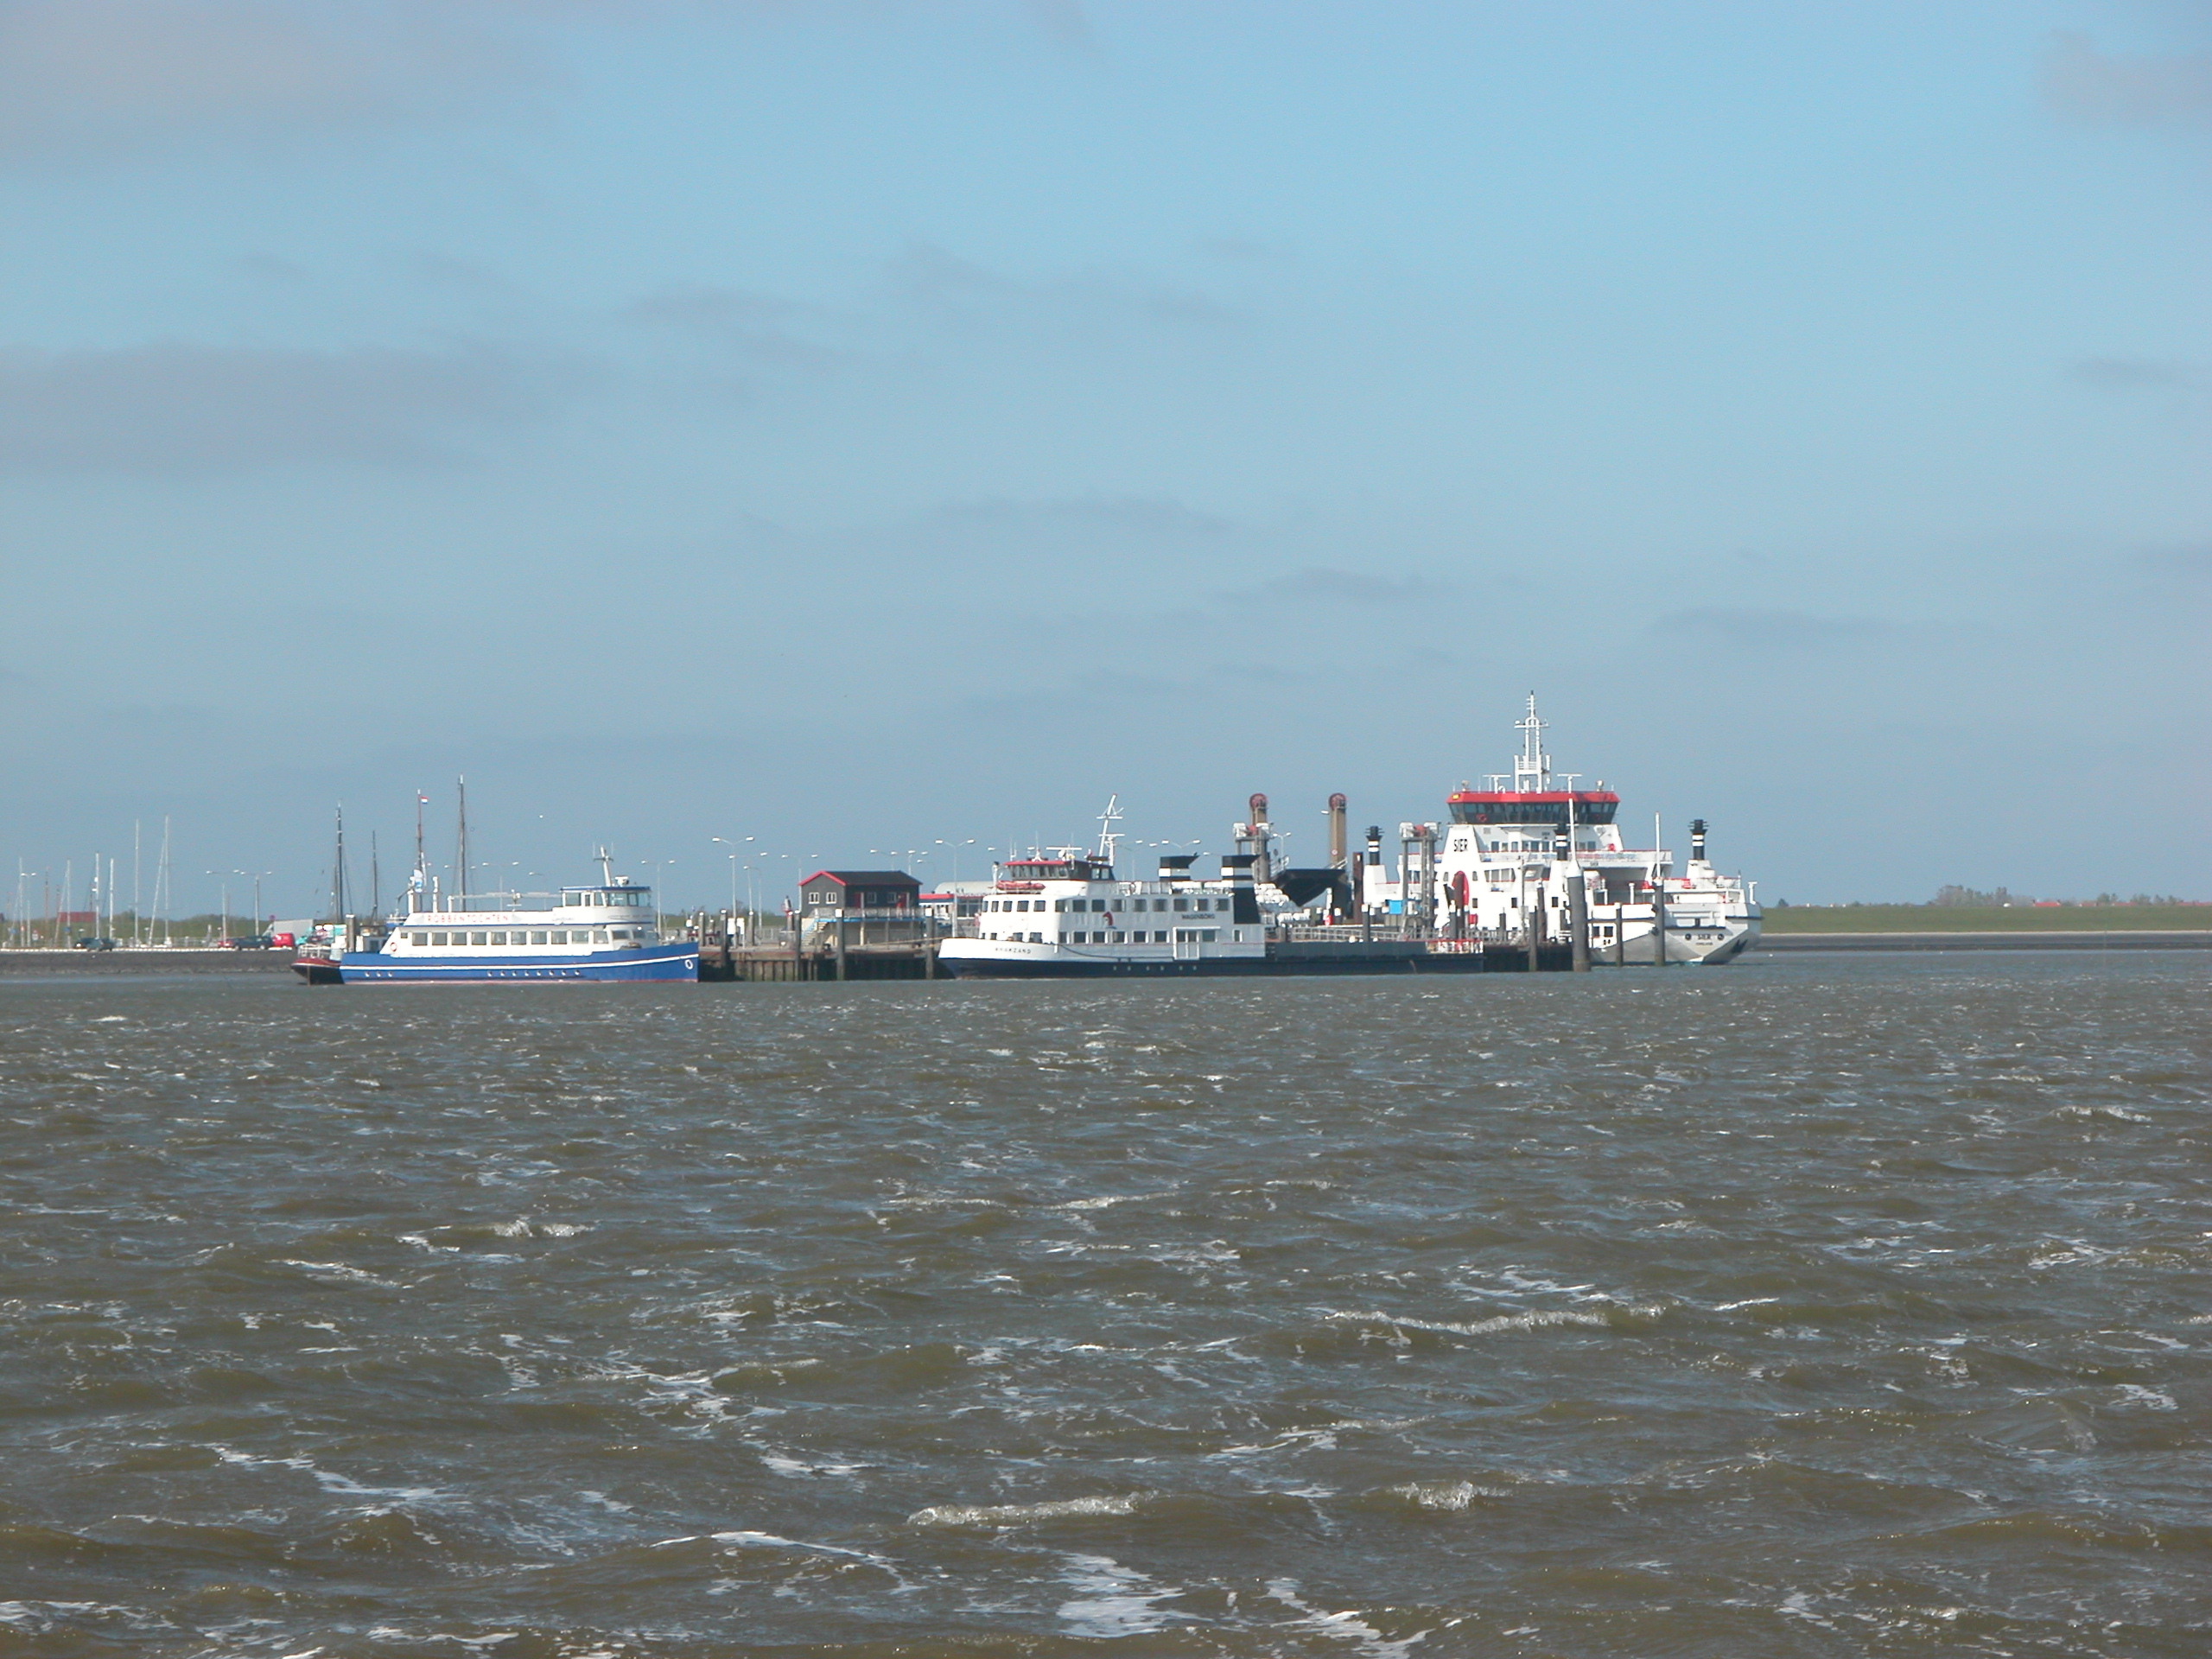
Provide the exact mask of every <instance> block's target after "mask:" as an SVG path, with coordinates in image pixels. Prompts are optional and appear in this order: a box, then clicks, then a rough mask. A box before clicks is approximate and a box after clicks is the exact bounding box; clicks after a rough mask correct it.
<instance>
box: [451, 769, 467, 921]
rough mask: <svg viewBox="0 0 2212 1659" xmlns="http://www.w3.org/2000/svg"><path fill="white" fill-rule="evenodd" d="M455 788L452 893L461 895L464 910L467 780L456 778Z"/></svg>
mask: <svg viewBox="0 0 2212 1659" xmlns="http://www.w3.org/2000/svg"><path fill="white" fill-rule="evenodd" d="M454 785H455V786H456V787H457V788H458V789H459V791H460V792H461V806H460V815H461V827H460V829H459V830H458V831H457V832H456V834H455V835H454V851H453V867H454V868H453V877H454V889H453V890H454V892H455V893H459V894H460V895H461V904H462V906H463V907H464V908H466V906H467V903H468V779H466V778H458V779H454Z"/></svg>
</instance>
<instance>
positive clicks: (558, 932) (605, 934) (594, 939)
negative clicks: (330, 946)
mask: <svg viewBox="0 0 2212 1659" xmlns="http://www.w3.org/2000/svg"><path fill="white" fill-rule="evenodd" d="M407 943H408V944H411V945H418V946H422V947H424V948H426V949H429V950H450V949H452V948H453V947H454V946H455V945H471V944H505V945H517V944H643V943H645V929H643V928H641V927H553V928H545V927H538V928H531V929H530V930H529V931H524V930H523V929H520V928H510V929H507V930H505V931H501V930H500V929H499V928H496V927H494V928H488V929H483V928H480V929H474V930H472V931H467V932H462V931H457V930H456V931H444V930H441V929H428V928H412V929H410V930H409V931H408V934H407Z"/></svg>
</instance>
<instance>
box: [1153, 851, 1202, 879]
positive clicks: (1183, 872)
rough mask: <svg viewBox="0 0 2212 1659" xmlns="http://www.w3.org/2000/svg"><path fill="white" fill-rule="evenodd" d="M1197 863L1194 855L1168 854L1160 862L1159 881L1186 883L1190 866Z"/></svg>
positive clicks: (1189, 874)
mask: <svg viewBox="0 0 2212 1659" xmlns="http://www.w3.org/2000/svg"><path fill="white" fill-rule="evenodd" d="M1197 862H1198V855H1197V854H1196V853H1168V854H1166V855H1163V856H1162V857H1161V859H1160V880H1163V881H1188V880H1190V879H1191V866H1192V865H1193V864H1195V863H1197Z"/></svg>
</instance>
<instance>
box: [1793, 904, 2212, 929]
mask: <svg viewBox="0 0 2212 1659" xmlns="http://www.w3.org/2000/svg"><path fill="white" fill-rule="evenodd" d="M1759 928H1760V931H1762V932H1766V933H2121V932H2126V933H2139V932H2150V931H2165V930H2169V929H2182V928H2186V929H2196V930H2203V931H2212V905H2041V906H2037V905H2005V906H1998V905H1991V906H1980V905H1779V906H1772V907H1770V908H1769V909H1768V910H1767V911H1766V912H1765V915H1764V919H1762V920H1761V922H1760V924H1759Z"/></svg>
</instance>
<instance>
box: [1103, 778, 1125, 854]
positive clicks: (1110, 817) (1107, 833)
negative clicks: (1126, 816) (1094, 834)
mask: <svg viewBox="0 0 2212 1659" xmlns="http://www.w3.org/2000/svg"><path fill="white" fill-rule="evenodd" d="M1121 821H1122V798H1121V797H1120V796H1119V795H1118V794H1116V795H1109V796H1108V797H1107V798H1106V810H1104V811H1103V812H1101V813H1100V814H1099V815H1098V857H1099V858H1100V860H1102V861H1103V862H1105V863H1108V864H1111V863H1112V862H1113V861H1114V849H1115V847H1116V844H1117V843H1118V842H1120V841H1121V839H1122V832H1121V831H1120V830H1118V829H1115V828H1114V826H1115V825H1116V824H1117V823H1120V822H1121Z"/></svg>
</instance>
